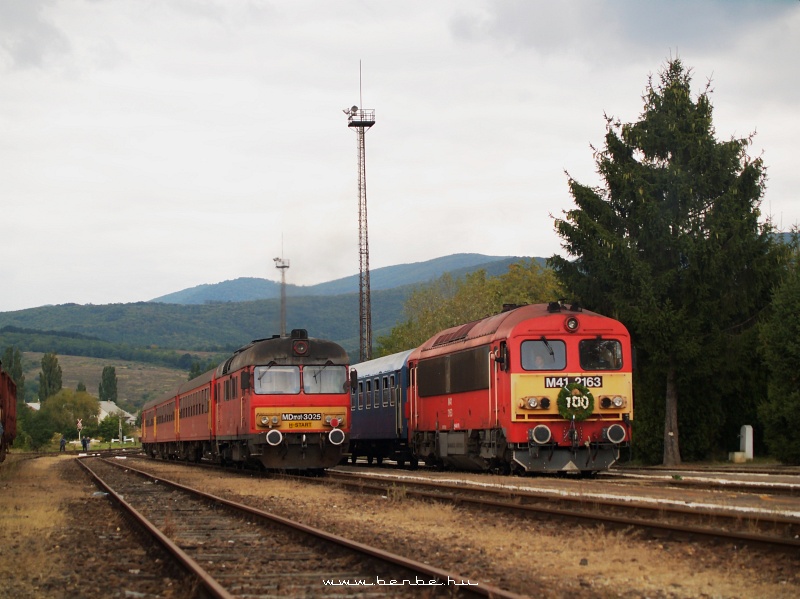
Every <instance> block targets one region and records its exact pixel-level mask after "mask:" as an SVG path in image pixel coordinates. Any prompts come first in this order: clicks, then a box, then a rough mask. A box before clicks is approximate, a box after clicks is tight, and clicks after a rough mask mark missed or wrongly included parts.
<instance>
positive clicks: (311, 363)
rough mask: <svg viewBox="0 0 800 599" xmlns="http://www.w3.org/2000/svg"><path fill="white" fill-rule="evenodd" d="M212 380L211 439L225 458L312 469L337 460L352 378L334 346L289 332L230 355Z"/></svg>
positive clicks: (343, 355) (346, 427)
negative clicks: (214, 398) (214, 390)
mask: <svg viewBox="0 0 800 599" xmlns="http://www.w3.org/2000/svg"><path fill="white" fill-rule="evenodd" d="M216 384H217V385H218V387H217V389H218V397H219V400H218V407H217V418H218V421H217V426H216V431H217V442H218V444H219V445H220V448H221V452H222V455H223V457H224V458H225V459H226V460H232V461H239V460H255V461H258V462H261V464H262V465H263V466H264V467H266V468H270V469H310V468H313V469H317V468H327V467H330V466H333V465H335V464H337V463H338V462H339V460H340V459H341V458H342V453H343V451H344V449H345V448H346V447H347V444H346V443H345V442H346V441H347V438H348V433H349V426H350V423H349V422H348V420H347V416H348V413H349V409H350V384H349V371H348V364H347V354H346V352H345V351H344V350H343V349H342V348H341V347H340V346H339V345H337V344H335V343H333V342H330V341H325V340H321V339H309V338H308V336H307V335H306V334H305V331H302V330H295V331H292V337H291V338H279V337H278V338H273V339H268V340H264V341H261V342H259V343H257V344H254V345H253V346H251V347H250V348H247V349H246V350H244V351H243V352H242V353H241V354H240V355H235V356H234V357H233V358H231V360H229V361H228V362H226V363H225V364H223V365H221V366H220V367H219V368H218V370H217V380H216Z"/></svg>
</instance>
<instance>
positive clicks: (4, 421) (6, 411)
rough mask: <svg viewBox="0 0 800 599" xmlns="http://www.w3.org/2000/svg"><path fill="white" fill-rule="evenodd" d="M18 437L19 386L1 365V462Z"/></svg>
mask: <svg viewBox="0 0 800 599" xmlns="http://www.w3.org/2000/svg"><path fill="white" fill-rule="evenodd" d="M16 436H17V385H16V383H15V382H14V379H12V378H11V377H10V376H9V374H8V373H7V372H5V371H4V370H3V368H2V365H0V462H2V461H3V460H5V459H6V453H7V452H8V448H9V447H11V445H12V444H13V443H14V439H15V438H16Z"/></svg>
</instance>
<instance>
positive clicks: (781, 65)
mask: <svg viewBox="0 0 800 599" xmlns="http://www.w3.org/2000/svg"><path fill="white" fill-rule="evenodd" d="M675 56H679V57H680V58H681V59H682V60H683V61H684V63H685V64H686V65H688V66H689V67H691V68H692V69H693V73H694V89H695V90H696V91H697V92H699V91H701V90H702V89H703V88H704V86H705V85H706V82H707V80H708V79H711V80H712V87H713V90H714V92H713V94H712V96H711V98H712V103H713V105H714V108H715V113H714V114H715V127H716V132H717V137H718V138H719V139H721V140H724V139H729V138H730V137H732V136H736V137H741V136H746V135H748V134H750V133H752V132H755V133H756V137H755V143H754V145H753V146H752V148H751V155H761V156H763V158H764V161H765V163H766V164H767V166H768V189H767V192H766V195H765V197H764V200H763V203H762V211H763V212H764V213H765V215H772V218H773V220H774V222H775V224H776V225H778V226H779V227H782V228H783V229H784V230H787V229H789V228H790V227H791V226H792V225H794V224H797V223H799V222H800V202H798V201H797V199H798V198H797V195H798V194H797V191H796V190H797V189H798V188H800V168H798V164H797V158H796V157H797V145H798V140H799V139H800V116H798V115H799V114H800V110H798V109H799V108H800V77H798V67H797V63H798V58H800V2H798V1H797V0H785V1H783V2H780V1H766V0H763V1H760V2H756V1H744V0H719V1H716V2H714V1H707V2H702V1H688V0H686V1H675V2H663V1H658V2H657V1H653V2H640V1H639V0H627V1H623V0H619V1H614V0H594V1H589V0H586V1H576V2H568V3H566V2H539V1H533V0H530V1H521V0H506V1H502V0H501V1H483V0H450V1H436V2H430V1H428V0H425V1H416V0H414V1H403V2H378V1H373V2H367V1H358V2H356V1H344V0H343V1H338V2H334V1H331V0H292V1H288V0H286V1H278V0H271V1H268V0H0V290H1V291H0V311H11V310H19V309H23V308H30V307H35V306H41V305H45V304H62V303H68V302H76V303H80V304H87V303H91V304H107V303H118V302H134V301H143V300H148V299H151V298H154V297H157V296H160V295H164V294H166V293H171V292H173V291H178V290H180V289H184V288H187V287H192V286H195V285H199V284H202V283H216V282H219V281H224V280H228V279H234V278H237V277H263V278H270V279H273V280H280V273H279V271H278V270H277V269H276V268H275V263H274V262H273V258H275V257H277V256H281V255H283V257H284V258H286V259H288V260H290V262H291V267H290V268H289V270H288V272H287V280H288V281H289V282H291V283H295V284H299V285H307V284H315V283H320V282H324V281H328V280H332V279H336V278H339V277H343V276H348V275H353V274H356V273H357V272H358V190H357V178H356V176H357V158H358V153H357V145H356V134H355V133H354V132H353V130H351V129H348V127H347V118H346V116H345V115H344V114H343V112H342V109H344V108H346V107H349V106H352V105H360V106H362V107H363V108H371V109H374V110H375V114H376V121H377V123H376V125H375V127H373V128H372V129H371V130H370V131H369V132H368V133H367V134H366V135H367V137H366V146H367V152H366V153H367V160H366V167H367V197H368V209H369V210H368V215H369V245H370V266H371V267H372V268H373V269H375V268H379V267H382V266H390V265H394V264H403V263H410V262H419V261H424V260H428V259H432V258H436V257H439V256H445V255H448V254H453V253H460V252H475V253H483V254H489V255H503V256H504V255H521V256H549V255H552V254H553V253H560V252H561V247H560V239H559V238H558V236H557V235H556V234H555V232H554V228H553V218H552V217H553V216H559V215H561V213H562V211H563V210H566V209H569V208H570V207H571V206H572V202H571V198H570V196H569V193H568V190H567V175H566V174H565V172H569V173H570V174H571V175H572V176H573V177H575V178H576V179H578V180H579V181H581V182H583V183H588V184H597V183H599V179H598V178H597V175H596V173H595V168H594V162H593V159H592V150H591V147H590V144H594V145H595V146H602V143H603V134H604V130H605V121H604V117H603V115H604V114H608V115H612V116H615V117H618V118H620V119H621V120H622V121H624V122H631V121H635V120H637V119H638V117H639V115H640V113H641V109H642V99H641V96H642V94H643V92H644V90H645V88H646V85H647V80H648V76H649V75H657V74H658V72H659V70H660V69H661V68H662V67H663V66H664V64H665V62H666V61H667V60H668V59H669V58H670V57H675ZM359 64H360V65H361V75H362V85H361V91H359Z"/></svg>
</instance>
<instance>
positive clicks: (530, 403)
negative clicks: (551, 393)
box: [528, 397, 539, 409]
mask: <svg viewBox="0 0 800 599" xmlns="http://www.w3.org/2000/svg"><path fill="white" fill-rule="evenodd" d="M528 407H529V408H531V409H533V408H538V407H539V400H538V399H536V398H535V397H529V398H528Z"/></svg>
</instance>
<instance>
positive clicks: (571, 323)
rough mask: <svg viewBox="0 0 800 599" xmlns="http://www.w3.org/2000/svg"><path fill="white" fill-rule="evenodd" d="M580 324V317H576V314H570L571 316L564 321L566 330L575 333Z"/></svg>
mask: <svg viewBox="0 0 800 599" xmlns="http://www.w3.org/2000/svg"><path fill="white" fill-rule="evenodd" d="M579 324H580V323H579V322H578V319H577V318H575V317H574V316H570V317H569V318H567V319H566V320H565V321H564V328H565V329H566V330H567V331H568V332H569V333H574V332H575V331H577V330H578V325H579Z"/></svg>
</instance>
